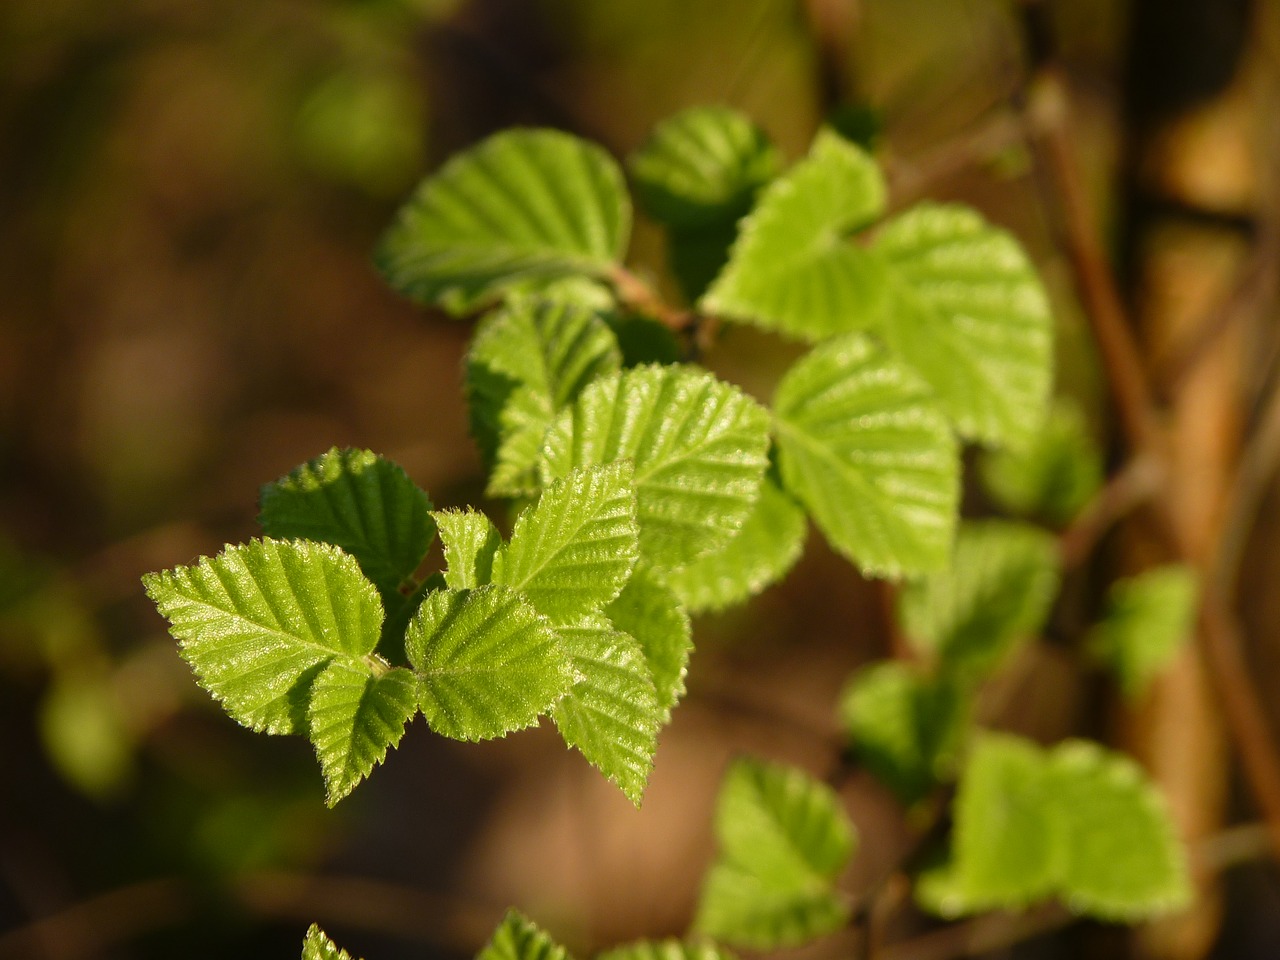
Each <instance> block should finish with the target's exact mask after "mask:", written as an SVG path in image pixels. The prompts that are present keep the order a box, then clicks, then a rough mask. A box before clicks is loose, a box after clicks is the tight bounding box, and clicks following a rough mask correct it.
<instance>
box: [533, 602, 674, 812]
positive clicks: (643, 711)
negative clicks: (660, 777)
mask: <svg viewBox="0 0 1280 960" xmlns="http://www.w3.org/2000/svg"><path fill="white" fill-rule="evenodd" d="M557 633H558V635H559V637H560V642H561V643H562V644H563V646H564V649H565V650H567V651H568V652H569V657H570V660H571V662H572V663H573V668H574V670H575V672H576V673H577V674H578V677H579V679H578V680H577V682H575V683H574V685H573V686H572V687H570V688H569V692H568V693H567V694H565V696H564V699H562V700H561V701H560V702H559V703H557V704H556V705H555V706H554V707H553V708H552V711H551V719H553V720H554V721H555V723H556V727H557V728H559V730H560V735H561V736H562V737H564V741H565V743H567V744H569V746H571V747H577V748H578V750H579V751H581V753H582V755H583V756H584V757H586V758H587V760H588V761H590V762H591V764H592V765H593V766H595V767H596V768H598V769H599V770H600V772H601V773H603V774H604V775H605V776H606V777H608V778H609V779H610V780H611V781H613V782H614V783H615V784H617V785H618V786H619V787H620V788H621V789H622V792H623V793H625V794H626V795H627V798H628V799H629V800H630V801H631V802H632V803H634V804H635V805H636V806H637V807H639V806H640V800H641V798H642V797H643V796H644V788H645V785H646V784H647V783H648V782H649V774H650V772H651V771H652V770H653V755H654V753H655V752H656V751H657V749H658V727H659V726H660V725H661V723H662V711H661V709H660V708H659V706H658V696H657V693H656V692H655V691H654V687H653V677H652V674H651V673H650V672H649V666H648V664H647V663H646V662H645V657H644V651H642V650H641V649H640V645H639V644H638V643H637V642H636V641H635V640H634V639H633V638H632V637H630V636H628V635H627V634H625V633H623V632H622V631H620V630H616V629H614V627H613V624H611V623H610V622H609V621H608V620H607V619H604V618H603V617H601V618H598V619H591V620H584V621H582V622H581V623H579V624H576V625H574V626H564V627H560V628H558V630H557Z"/></svg>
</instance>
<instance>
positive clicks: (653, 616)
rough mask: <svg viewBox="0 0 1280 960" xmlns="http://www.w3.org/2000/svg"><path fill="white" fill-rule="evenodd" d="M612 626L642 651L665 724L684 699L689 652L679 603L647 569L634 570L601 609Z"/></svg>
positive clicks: (687, 631) (684, 617) (689, 637)
mask: <svg viewBox="0 0 1280 960" xmlns="http://www.w3.org/2000/svg"><path fill="white" fill-rule="evenodd" d="M605 613H607V614H608V615H609V619H610V620H611V621H612V622H613V625H614V626H615V627H617V628H618V629H619V630H622V631H623V632H624V633H628V634H630V635H631V636H632V637H634V638H635V639H636V642H637V643H639V644H640V648H641V650H643V651H644V658H645V662H647V663H648V664H649V671H650V673H651V674H652V675H653V685H654V688H655V690H656V691H657V695H658V706H659V707H660V708H661V710H662V716H661V720H662V723H663V724H664V725H665V724H666V723H667V722H668V721H669V720H670V719H671V711H672V709H673V708H674V707H675V705H676V703H678V702H679V700H680V698H681V697H683V696H684V676H685V670H686V669H687V668H688V665H689V654H690V653H692V652H693V638H692V633H691V629H690V626H689V616H688V614H686V613H685V612H684V609H683V608H682V607H681V606H680V601H679V600H677V599H676V595H675V593H674V592H672V590H671V588H670V587H668V586H667V585H666V584H665V583H663V582H662V580H661V579H659V578H658V576H657V574H655V573H654V572H653V571H652V570H650V569H649V568H648V567H643V566H641V567H636V569H635V571H634V572H633V573H632V574H631V579H630V580H628V581H627V585H626V586H625V587H623V588H622V592H621V593H620V594H618V598H617V599H616V600H614V601H613V603H611V604H609V606H608V607H607V608H606V609H605Z"/></svg>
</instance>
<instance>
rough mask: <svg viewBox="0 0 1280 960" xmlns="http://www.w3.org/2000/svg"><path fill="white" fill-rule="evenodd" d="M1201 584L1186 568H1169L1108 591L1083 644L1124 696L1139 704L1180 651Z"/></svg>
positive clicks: (1117, 584) (1118, 583)
mask: <svg viewBox="0 0 1280 960" xmlns="http://www.w3.org/2000/svg"><path fill="white" fill-rule="evenodd" d="M1198 603H1199V584H1198V582H1197V580H1196V575H1195V572H1194V571H1193V570H1192V569H1191V568H1189V567H1186V566H1180V565H1170V566H1166V567H1158V568H1157V569H1155V570H1149V571H1148V572H1146V573H1144V574H1142V575H1140V576H1137V577H1131V578H1129V579H1126V580H1117V581H1116V582H1115V583H1114V584H1113V585H1112V587H1111V591H1110V596H1109V597H1108V603H1107V612H1106V617H1105V619H1104V620H1103V621H1102V622H1101V623H1099V624H1098V625H1097V626H1095V627H1094V628H1093V629H1092V630H1091V631H1090V634H1089V638H1088V640H1087V641H1086V642H1087V645H1088V649H1089V652H1090V653H1091V654H1092V655H1093V656H1094V657H1095V658H1096V659H1098V660H1099V661H1100V662H1102V663H1103V664H1105V665H1106V666H1107V667H1108V668H1109V669H1110V670H1111V672H1112V673H1114V674H1115V676H1116V679H1117V680H1118V681H1119V683H1120V688H1121V689H1122V690H1123V691H1124V693H1125V696H1127V697H1129V698H1130V699H1137V698H1138V697H1141V696H1142V694H1143V693H1145V692H1146V689H1147V687H1148V685H1150V683H1151V681H1152V679H1153V678H1154V677H1155V676H1156V675H1157V674H1158V673H1160V671H1161V670H1163V669H1164V668H1165V667H1166V666H1168V664H1169V662H1170V661H1171V660H1172V659H1173V658H1174V657H1175V656H1176V655H1177V653H1178V651H1179V650H1181V649H1182V646H1183V644H1185V643H1186V641H1187V639H1188V638H1189V637H1190V636H1191V633H1192V630H1193V629H1194V626H1195V617H1196V607H1197V605H1198Z"/></svg>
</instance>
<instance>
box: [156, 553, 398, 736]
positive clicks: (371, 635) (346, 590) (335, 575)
mask: <svg viewBox="0 0 1280 960" xmlns="http://www.w3.org/2000/svg"><path fill="white" fill-rule="evenodd" d="M143 583H144V584H145V585H146V588H147V595H148V596H149V597H151V599H152V600H153V601H155V604H156V607H157V609H159V611H160V613H161V614H162V615H163V616H165V617H167V618H168V620H169V622H170V624H171V626H170V631H171V632H172V633H173V635H174V637H176V638H177V640H178V642H179V647H180V649H181V651H182V656H183V658H184V659H185V660H186V661H187V663H189V664H190V665H191V668H192V669H193V670H194V671H195V673H196V676H197V678H198V679H199V680H200V684H201V686H203V687H204V688H205V689H206V690H208V691H209V692H210V693H211V694H213V695H214V697H216V698H217V699H218V700H220V701H221V702H222V705H223V707H225V708H226V711H227V713H229V714H230V715H231V716H232V718H233V719H235V720H237V721H238V722H240V723H242V724H244V725H245V726H247V727H251V728H252V729H254V730H258V731H262V732H266V733H302V732H304V731H305V729H306V725H305V714H306V705H307V699H308V696H309V693H310V688H311V684H312V682H313V681H314V680H315V677H316V675H317V674H318V673H319V672H320V671H321V670H322V669H323V668H324V667H325V665H326V664H328V663H329V662H330V661H333V660H335V659H337V660H339V661H340V662H343V663H348V664H357V663H360V662H362V658H364V657H365V656H367V655H369V654H371V653H372V652H373V650H374V647H375V646H376V645H377V643H378V636H379V631H380V628H381V626H382V603H381V601H380V600H379V598H378V591H377V590H376V589H375V588H374V586H373V584H372V583H370V582H369V581H368V580H367V579H365V577H364V576H363V574H361V572H360V566H359V564H357V563H356V561H355V559H354V558H353V557H351V556H350V555H348V554H346V553H344V552H343V551H342V550H340V549H338V548H337V547H333V546H330V545H328V544H320V543H311V542H308V541H303V540H294V541H281V540H252V541H250V542H249V543H246V544H242V545H240V546H231V547H227V548H226V549H225V550H223V551H222V553H220V554H218V555H217V556H216V557H212V558H210V557H204V558H201V560H200V561H199V562H198V563H195V564H192V565H191V566H186V567H175V568H174V569H172V570H165V571H162V572H160V573H151V574H147V575H146V576H145V577H143Z"/></svg>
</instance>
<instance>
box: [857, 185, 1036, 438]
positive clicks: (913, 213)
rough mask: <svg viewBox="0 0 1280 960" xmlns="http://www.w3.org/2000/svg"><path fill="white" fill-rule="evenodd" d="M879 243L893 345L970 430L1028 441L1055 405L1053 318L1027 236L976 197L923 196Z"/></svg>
mask: <svg viewBox="0 0 1280 960" xmlns="http://www.w3.org/2000/svg"><path fill="white" fill-rule="evenodd" d="M874 249H875V253H876V254H877V255H879V256H880V257H882V258H884V260H885V263H886V266H887V268H888V270H887V275H888V278H889V287H890V289H891V291H892V292H891V294H890V298H889V306H888V309H887V310H886V311H885V313H884V317H883V322H882V323H881V324H880V325H879V327H878V330H879V332H880V333H881V334H882V335H883V337H884V338H885V341H886V342H887V343H888V345H889V348H890V350H891V351H892V352H893V353H894V354H895V355H896V356H898V357H900V358H901V359H903V360H905V361H906V362H908V363H910V364H911V365H912V366H913V367H914V368H915V369H916V370H917V371H919V373H920V374H921V376H923V377H924V378H925V380H927V381H928V382H929V385H930V386H931V387H933V389H934V391H935V392H936V393H937V396H938V403H939V404H940V405H941V407H942V409H943V412H944V413H946V415H947V416H948V417H949V418H950V419H951V420H952V422H953V423H954V424H955V426H956V429H957V430H958V431H959V432H960V434H961V435H962V436H964V437H966V438H970V439H974V440H981V441H984V442H986V443H990V444H997V445H998V444H1005V443H1014V444H1020V443H1025V442H1027V441H1029V440H1030V439H1031V438H1032V436H1033V435H1034V433H1035V432H1036V431H1037V430H1038V429H1039V428H1040V426H1041V424H1042V423H1043V422H1044V418H1045V414H1046V412H1047V404H1048V400H1049V388H1050V385H1051V382H1052V377H1053V320H1052V317H1051V315H1050V313H1049V302H1048V299H1047V298H1046V297H1045V293H1044V290H1043V289H1042V287H1041V286H1040V281H1039V279H1038V278H1037V276H1036V273H1035V269H1034V268H1033V267H1032V266H1031V263H1030V262H1029V261H1028V260H1027V256H1026V254H1025V253H1024V252H1023V250H1022V248H1021V247H1020V246H1019V245H1018V242H1017V241H1016V240H1015V239H1014V238H1013V237H1012V236H1010V235H1009V234H1008V233H1006V232H1004V231H1003V230H998V229H996V228H995V227H992V226H991V225H990V224H988V223H986V222H985V221H984V220H983V219H982V217H981V216H979V215H978V214H977V213H976V212H975V211H973V210H970V209H969V208H967V207H961V206H956V205H942V204H933V203H922V204H920V205H918V206H916V207H914V208H912V209H911V210H908V211H907V212H906V213H903V214H901V215H900V216H898V217H896V218H894V219H893V220H890V221H889V222H888V223H887V224H886V225H885V226H884V227H883V228H882V229H881V230H880V231H879V233H878V234H877V236H876V241H875V247H874Z"/></svg>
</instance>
